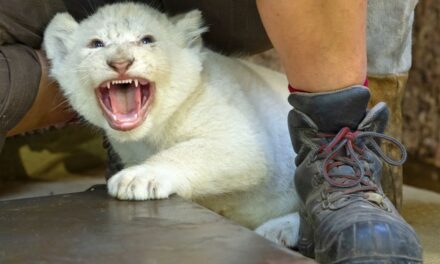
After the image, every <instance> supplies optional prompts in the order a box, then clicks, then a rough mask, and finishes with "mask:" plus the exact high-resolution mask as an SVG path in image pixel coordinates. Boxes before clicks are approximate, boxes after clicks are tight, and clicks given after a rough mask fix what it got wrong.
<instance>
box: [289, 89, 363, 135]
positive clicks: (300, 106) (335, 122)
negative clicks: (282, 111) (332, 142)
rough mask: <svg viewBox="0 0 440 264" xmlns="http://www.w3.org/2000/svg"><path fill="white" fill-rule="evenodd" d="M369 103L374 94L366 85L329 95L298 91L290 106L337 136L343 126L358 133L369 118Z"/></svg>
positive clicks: (326, 131) (320, 128)
mask: <svg viewBox="0 0 440 264" xmlns="http://www.w3.org/2000/svg"><path fill="white" fill-rule="evenodd" d="M369 100H370V92H369V90H368V88H366V87H364V86H352V87H349V88H346V89H343V90H338V91H334V92H325V93H301V92H295V93H292V94H290V96H289V103H290V104H291V105H292V106H293V107H294V108H295V109H296V110H298V111H300V112H303V113H304V114H306V115H307V116H308V117H309V118H311V119H312V120H313V122H314V123H315V124H316V125H317V127H318V129H319V131H320V132H325V133H337V132H339V130H341V128H343V127H349V128H350V129H351V130H356V129H357V127H358V125H359V123H360V122H361V121H362V119H363V118H364V117H365V114H366V109H367V105H368V101H369Z"/></svg>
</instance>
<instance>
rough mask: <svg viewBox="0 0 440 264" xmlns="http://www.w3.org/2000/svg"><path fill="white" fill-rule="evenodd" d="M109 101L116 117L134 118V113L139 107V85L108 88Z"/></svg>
mask: <svg viewBox="0 0 440 264" xmlns="http://www.w3.org/2000/svg"><path fill="white" fill-rule="evenodd" d="M110 102H111V108H112V109H111V110H112V112H113V114H115V115H116V117H117V118H118V117H120V118H122V117H124V118H123V119H125V118H130V117H131V118H136V117H137V116H136V117H135V114H137V113H138V112H139V109H140V108H141V90H140V88H139V87H134V86H131V85H130V86H128V87H112V88H111V89H110ZM121 115H122V116H121ZM118 119H119V118H118ZM121 121H122V120H121Z"/></svg>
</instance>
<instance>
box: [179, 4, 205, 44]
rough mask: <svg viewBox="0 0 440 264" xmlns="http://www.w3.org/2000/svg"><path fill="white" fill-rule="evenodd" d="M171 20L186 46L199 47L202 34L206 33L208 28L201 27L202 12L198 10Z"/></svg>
mask: <svg viewBox="0 0 440 264" xmlns="http://www.w3.org/2000/svg"><path fill="white" fill-rule="evenodd" d="M172 20H173V21H175V25H176V27H177V29H178V30H179V31H180V32H182V33H183V35H184V38H185V39H184V41H185V43H186V44H187V46H189V47H191V46H193V47H194V46H198V47H201V45H202V34H203V33H205V32H207V31H208V27H206V26H204V25H203V18H202V12H200V10H193V11H190V12H188V13H186V14H182V15H177V16H175V17H173V18H172Z"/></svg>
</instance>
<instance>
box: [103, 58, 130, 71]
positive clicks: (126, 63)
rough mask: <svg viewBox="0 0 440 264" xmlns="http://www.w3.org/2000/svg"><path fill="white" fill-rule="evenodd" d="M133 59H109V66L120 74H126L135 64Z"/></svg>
mask: <svg viewBox="0 0 440 264" xmlns="http://www.w3.org/2000/svg"><path fill="white" fill-rule="evenodd" d="M133 61H134V59H133V60H113V61H107V64H108V66H110V68H112V69H113V70H115V71H116V72H117V73H119V74H124V73H125V72H126V71H127V70H128V68H130V66H131V65H132V64H133Z"/></svg>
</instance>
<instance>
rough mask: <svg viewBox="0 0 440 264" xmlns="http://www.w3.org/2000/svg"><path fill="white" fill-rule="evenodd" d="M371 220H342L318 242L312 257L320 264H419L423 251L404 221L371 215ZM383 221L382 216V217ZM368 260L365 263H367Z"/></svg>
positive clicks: (331, 227) (412, 231)
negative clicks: (320, 262) (347, 262)
mask: <svg viewBox="0 0 440 264" xmlns="http://www.w3.org/2000/svg"><path fill="white" fill-rule="evenodd" d="M370 217H371V218H370V220H366V219H365V220H364V221H349V220H348V221H347V220H346V221H342V222H340V223H342V224H339V225H338V223H334V224H333V225H331V226H330V230H327V231H329V232H325V233H326V234H327V236H325V238H324V239H322V238H321V239H319V241H320V243H319V244H317V245H316V247H315V254H316V256H317V258H318V259H320V257H319V256H322V258H325V260H323V259H321V261H322V263H344V262H345V261H349V263H370V262H368V261H372V260H374V262H371V263H382V262H384V263H421V262H422V257H421V255H422V249H421V246H420V243H419V241H418V239H417V236H416V234H415V232H414V230H413V229H412V228H411V227H410V226H409V225H408V224H407V223H406V222H404V221H403V220H400V219H391V220H392V221H390V219H389V218H384V219H381V216H374V215H370ZM382 218H383V217H382ZM367 260H368V261H367Z"/></svg>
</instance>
